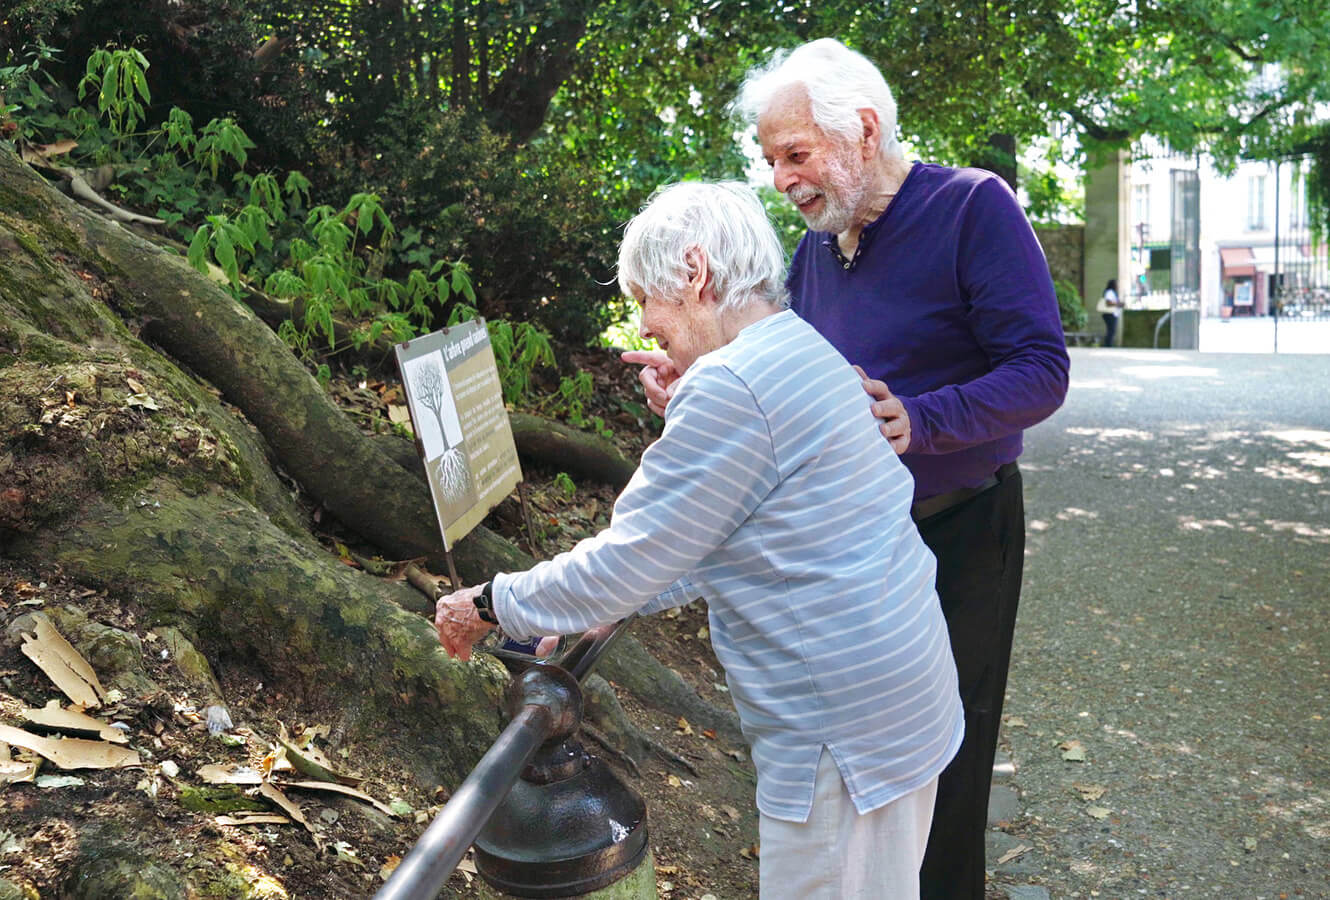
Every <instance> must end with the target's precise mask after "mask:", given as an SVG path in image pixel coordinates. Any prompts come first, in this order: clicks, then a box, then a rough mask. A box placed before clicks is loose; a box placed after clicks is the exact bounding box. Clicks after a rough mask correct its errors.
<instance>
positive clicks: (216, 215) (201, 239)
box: [0, 46, 552, 390]
mask: <svg viewBox="0 0 1330 900" xmlns="http://www.w3.org/2000/svg"><path fill="white" fill-rule="evenodd" d="M51 55H52V54H51V52H50V48H46V47H44V46H43V47H39V48H38V51H37V52H36V53H35V54H30V57H29V58H28V59H27V60H26V61H24V62H23V63H20V64H18V65H15V66H7V67H6V68H5V69H4V70H0V77H3V78H4V79H5V82H4V83H5V85H6V86H10V85H13V86H18V85H20V84H21V85H22V87H23V89H24V90H25V91H26V93H25V94H23V95H22V97H21V102H19V103H17V104H15V105H14V112H16V113H18V114H19V124H20V130H21V132H22V133H24V135H25V136H31V137H33V138H46V139H48V140H49V139H53V138H56V137H68V136H74V137H75V138H76V140H78V143H79V147H78V149H77V151H76V153H75V154H74V156H73V157H72V159H73V160H74V161H75V163H76V164H77V163H78V162H79V161H80V156H82V155H83V154H86V155H87V156H89V157H91V159H92V160H93V161H96V162H109V163H111V164H112V165H113V168H117V169H120V170H122V171H124V172H127V173H129V174H130V176H131V177H130V178H129V179H128V180H122V182H121V183H120V184H118V185H115V186H114V187H115V189H117V190H118V191H119V192H120V193H121V194H122V195H123V200H124V201H125V202H128V203H129V204H130V205H138V206H140V207H147V208H149V209H153V210H154V211H156V212H158V214H159V215H160V216H161V217H162V218H163V219H164V220H166V222H167V224H168V227H170V228H172V229H173V230H175V231H176V232H177V233H178V234H179V235H180V236H181V237H182V238H184V239H185V240H187V241H188V244H189V249H188V252H187V257H188V259H189V262H190V264H191V265H193V266H194V267H195V268H196V269H198V270H199V271H201V272H205V273H206V272H207V271H208V270H209V266H210V265H211V264H214V263H215V264H216V265H217V267H218V268H219V269H220V270H221V272H222V274H223V276H224V277H225V279H226V282H227V284H228V285H229V286H230V288H231V291H232V293H233V294H234V295H235V296H237V297H242V296H243V294H244V291H245V290H246V289H247V287H246V285H247V284H257V283H262V284H263V285H264V287H265V289H266V290H268V291H269V292H271V293H273V294H275V295H277V296H279V297H282V298H286V299H290V300H292V301H295V302H296V304H297V305H298V307H300V308H303V315H301V316H300V318H299V321H291V322H288V323H285V325H284V326H283V327H282V328H281V329H280V334H281V335H282V337H283V338H284V339H286V340H287V341H288V343H289V344H290V345H291V346H292V347H293V348H294V349H295V350H296V351H297V352H298V353H299V354H300V355H301V356H302V357H305V358H308V357H310V356H311V355H312V353H313V348H314V346H315V345H316V344H317V343H318V342H319V341H321V340H326V342H327V347H328V349H330V350H333V349H336V348H337V340H338V328H337V326H336V324H335V322H336V321H337V320H344V321H349V322H350V323H351V326H352V327H351V329H350V331H349V339H350V341H351V343H352V344H353V345H354V346H362V345H364V344H365V343H368V342H373V341H376V340H378V339H379V337H380V336H382V335H385V334H387V335H388V336H390V337H391V338H392V339H393V340H397V341H400V340H405V339H408V338H410V337H413V336H415V335H416V334H418V333H419V332H420V331H421V330H424V329H427V328H428V327H429V323H430V321H431V319H432V317H433V316H434V314H435V311H436V310H437V309H439V308H442V307H443V306H444V305H446V304H447V303H448V301H449V300H450V299H451V298H452V297H453V296H454V295H459V296H463V297H465V298H466V299H467V300H468V301H469V302H471V303H474V302H475V291H474V289H473V287H472V283H471V278H470V272H469V269H468V267H467V266H466V265H465V264H464V263H462V262H461V261H449V260H446V259H442V258H435V257H434V256H433V255H432V254H430V255H427V256H424V257H422V256H420V255H419V253H417V255H416V257H415V258H416V260H417V261H418V262H420V263H421V265H420V266H405V267H401V268H400V269H399V270H397V271H395V272H393V273H392V275H400V276H401V277H400V278H399V277H391V275H385V274H384V271H383V267H384V261H385V260H386V259H388V258H389V257H391V256H392V254H393V250H392V248H393V244H394V241H395V239H396V228H395V227H394V225H393V223H392V221H391V219H390V218H389V216H388V213H387V211H386V210H385V209H384V207H383V204H382V203H381V202H380V199H379V197H378V195H376V194H374V193H371V192H357V193H354V194H352V196H351V198H350V199H349V200H348V201H347V203H346V205H345V206H344V207H343V208H341V209H336V208H334V207H331V206H328V205H319V206H315V207H314V208H313V209H307V207H308V205H309V203H310V196H311V190H312V185H311V184H310V181H309V180H308V179H307V178H306V177H305V176H304V175H302V174H301V173H299V172H295V171H292V172H289V173H287V174H286V176H285V179H284V180H283V179H280V178H278V177H277V176H276V175H274V174H272V173H270V172H259V173H257V174H250V173H249V172H247V171H245V166H246V164H247V162H248V161H249V151H250V150H253V149H255V143H254V142H253V141H252V140H251V139H250V138H249V136H248V135H247V134H245V132H244V130H243V129H241V128H240V126H239V125H238V124H237V123H236V121H235V120H234V119H231V118H219V119H213V120H211V121H209V122H207V123H206V124H205V125H204V126H203V128H202V129H201V130H200V131H197V132H196V131H195V128H194V123H193V118H192V116H190V115H189V113H187V112H186V111H184V110H181V109H178V108H173V109H171V110H170V111H169V112H168V113H167V116H166V119H165V121H164V122H161V123H160V124H158V125H156V126H153V127H148V128H146V129H144V130H142V131H139V130H138V129H139V127H140V126H142V125H145V124H146V122H145V121H144V116H145V104H147V103H150V102H151V98H150V94H149V92H148V89H147V86H146V82H145V73H146V72H147V71H148V61H147V59H146V58H144V57H143V55H142V54H141V53H139V52H138V51H137V50H128V51H124V50H98V51H96V52H95V53H94V54H93V55H92V56H91V57H90V59H89V61H88V64H87V66H86V67H85V70H84V75H83V78H82V80H81V81H80V83H79V90H78V95H77V98H75V97H74V96H73V95H70V96H69V97H68V100H67V102H68V103H69V104H72V105H70V106H68V107H67V108H65V109H63V110H62V109H61V104H60V102H59V101H58V100H57V99H55V98H53V97H52V96H51V94H49V93H47V92H45V91H42V90H41V89H40V88H38V87H37V85H36V80H35V77H34V76H35V75H36V74H37V73H38V71H39V69H40V66H41V64H42V62H43V61H45V60H48V59H50V57H51ZM55 93H58V92H55ZM83 99H87V100H88V101H89V102H92V103H93V104H94V105H95V107H96V110H97V113H98V116H92V115H91V114H90V113H89V111H88V110H87V109H85V108H84V107H83V106H80V105H77V100H83ZM231 171H233V174H232V175H231V176H230V183H229V185H228V184H225V183H223V182H222V181H220V180H219V179H220V178H221V176H223V175H224V174H226V173H228V172H231ZM416 239H417V241H418V233H417V236H416ZM516 336H517V338H518V341H519V346H518V348H517V352H518V354H519V356H520V357H521V358H522V359H523V360H524V361H525V362H526V364H527V366H528V369H529V368H530V367H531V366H533V365H535V364H536V362H535V361H533V360H535V359H536V358H538V357H540V347H539V346H536V342H533V340H532V338H531V337H529V336H528V335H527V330H526V329H523V328H521V327H519V329H518V331H517V335H516ZM544 352H545V354H546V355H547V356H548V357H549V359H550V360H551V361H552V352H551V351H550V349H549V345H548V341H546V342H545V344H544ZM328 374H329V373H325V376H324V377H327V375H328ZM523 390H525V388H523Z"/></svg>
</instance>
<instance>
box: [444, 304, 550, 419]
mask: <svg viewBox="0 0 1330 900" xmlns="http://www.w3.org/2000/svg"><path fill="white" fill-rule="evenodd" d="M468 290H469V286H468ZM471 296H473V297H474V295H471ZM478 315H479V313H477V312H476V309H475V307H473V306H468V305H467V304H465V303H458V304H456V305H455V306H454V307H453V311H452V315H451V316H450V317H449V319H448V324H449V325H456V324H457V323H458V322H469V321H471V320H472V319H474V318H477V317H478ZM485 328H486V330H487V331H488V332H489V336H490V347H491V348H492V349H493V351H494V364H495V367H496V368H497V369H498V371H499V386H500V389H501V390H502V392H503V399H504V402H505V403H520V402H522V401H523V400H525V399H527V398H528V397H529V395H530V394H531V391H532V385H531V377H532V375H533V374H534V373H535V371H536V369H537V368H539V367H541V366H553V365H554V348H553V347H552V346H551V345H550V336H549V333H548V332H546V331H545V330H544V329H542V328H541V327H540V326H539V325H535V324H533V323H531V322H509V321H507V320H505V319H490V320H487V321H486V322H485Z"/></svg>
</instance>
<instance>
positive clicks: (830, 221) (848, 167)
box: [787, 148, 865, 234]
mask: <svg viewBox="0 0 1330 900" xmlns="http://www.w3.org/2000/svg"><path fill="white" fill-rule="evenodd" d="M863 180H864V166H863V163H862V161H860V160H859V159H858V158H857V157H856V156H854V153H853V148H848V149H847V150H846V152H844V153H838V154H837V155H836V156H834V157H832V158H831V160H829V161H828V164H827V174H826V183H825V184H823V185H822V186H821V188H820V191H821V194H822V209H821V211H820V212H816V213H813V214H811V215H809V214H806V213H804V212H803V210H800V211H799V214H800V215H801V216H803V219H804V222H805V223H806V224H807V225H808V227H809V228H811V229H812V230H813V231H829V232H831V233H832V234H841V233H843V232H846V231H849V229H850V226H851V225H853V224H854V220H855V216H856V215H857V214H858V212H859V204H860V201H862V200H863V196H864V190H865V185H864V183H863ZM818 192H819V189H818V188H815V187H812V186H810V185H795V186H794V187H791V188H790V190H789V193H788V194H787V196H788V197H789V198H790V200H791V202H793V203H794V204H795V208H796V209H798V204H799V203H800V202H801V201H805V200H807V199H809V198H810V197H812V196H814V195H816V194H817V193H818Z"/></svg>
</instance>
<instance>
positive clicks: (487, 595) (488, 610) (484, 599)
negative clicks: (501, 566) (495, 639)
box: [471, 581, 499, 625]
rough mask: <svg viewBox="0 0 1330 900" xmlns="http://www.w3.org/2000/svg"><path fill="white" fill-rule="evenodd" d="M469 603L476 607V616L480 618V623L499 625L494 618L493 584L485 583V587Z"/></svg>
mask: <svg viewBox="0 0 1330 900" xmlns="http://www.w3.org/2000/svg"><path fill="white" fill-rule="evenodd" d="M471 602H472V603H474V604H475V605H476V615H478V616H480V621H482V622H489V623H490V624H491V625H498V624H499V620H498V619H497V618H495V616H494V582H492V581H487V582H485V586H484V587H483V588H481V589H480V593H479V594H476V596H475V597H474V598H473V599H472V601H471Z"/></svg>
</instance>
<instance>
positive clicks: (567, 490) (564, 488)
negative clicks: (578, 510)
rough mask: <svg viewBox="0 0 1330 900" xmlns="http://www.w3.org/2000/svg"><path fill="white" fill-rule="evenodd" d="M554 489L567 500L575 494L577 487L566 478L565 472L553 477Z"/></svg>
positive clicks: (571, 480)
mask: <svg viewBox="0 0 1330 900" xmlns="http://www.w3.org/2000/svg"><path fill="white" fill-rule="evenodd" d="M554 487H555V489H556V490H558V491H559V492H560V493H562V494H563V495H564V497H566V498H567V499H569V500H571V499H573V495H574V494H576V493H577V485H575V484H573V479H571V478H569V477H568V473H567V472H560V473H558V474H557V475H555V476H554Z"/></svg>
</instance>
